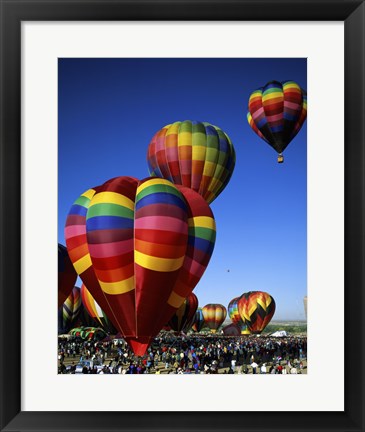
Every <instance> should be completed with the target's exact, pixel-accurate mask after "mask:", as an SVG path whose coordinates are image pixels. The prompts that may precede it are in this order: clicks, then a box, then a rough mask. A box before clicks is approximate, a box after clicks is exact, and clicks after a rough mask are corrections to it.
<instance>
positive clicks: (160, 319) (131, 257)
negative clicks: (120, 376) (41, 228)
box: [65, 177, 215, 355]
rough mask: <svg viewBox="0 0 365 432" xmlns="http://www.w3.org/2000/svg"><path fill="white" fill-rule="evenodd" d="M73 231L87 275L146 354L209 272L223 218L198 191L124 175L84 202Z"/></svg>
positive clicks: (75, 254)
mask: <svg viewBox="0 0 365 432" xmlns="http://www.w3.org/2000/svg"><path fill="white" fill-rule="evenodd" d="M65 237H66V243H67V248H68V250H69V254H70V258H71V261H72V262H73V264H74V267H75V269H76V271H77V273H78V274H79V276H80V278H81V279H82V281H83V282H84V284H85V285H86V286H87V288H88V290H89V291H90V293H91V294H92V296H93V297H94V299H95V300H96V301H97V303H98V304H99V305H100V307H101V308H102V309H103V311H104V312H105V313H106V315H107V316H108V318H109V319H110V320H111V321H112V323H113V324H114V326H115V327H116V329H117V330H118V331H120V332H121V333H122V335H123V337H124V338H125V339H126V340H127V342H128V343H129V344H130V346H131V348H132V349H133V351H134V353H135V354H136V355H143V354H144V353H145V351H146V350H147V347H148V345H149V344H150V342H151V340H152V339H153V337H154V336H155V335H157V334H158V332H159V331H160V330H161V328H162V327H163V326H164V324H165V323H167V322H168V320H169V319H170V318H171V316H172V315H173V314H174V313H175V312H176V310H177V309H178V308H179V307H180V306H181V304H182V303H183V302H184V300H185V298H186V297H187V296H188V295H189V294H190V293H191V292H192V290H193V289H194V287H195V286H196V284H197V283H198V281H199V280H200V278H201V276H202V275H203V273H204V271H205V268H206V267H207V265H208V262H209V260H210V257H211V254H212V252H213V248H214V242H215V221H214V217H213V213H212V212H211V210H210V208H209V205H208V204H207V203H206V202H205V200H204V199H203V198H202V197H201V196H200V195H199V194H197V193H196V192H194V191H193V190H191V189H188V188H185V187H183V186H179V185H176V186H175V185H173V184H172V183H171V182H169V181H168V180H165V179H161V178H147V179H144V180H141V181H139V180H137V179H135V178H132V177H117V178H114V179H111V180H109V181H108V182H106V183H104V184H103V185H102V186H99V187H97V188H93V189H90V190H88V191H86V192H85V193H84V194H82V195H81V197H79V199H78V200H76V202H75V203H74V205H73V206H72V207H71V210H70V212H69V216H68V218H67V221H66V227H65Z"/></svg>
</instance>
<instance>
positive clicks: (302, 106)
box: [247, 81, 307, 162]
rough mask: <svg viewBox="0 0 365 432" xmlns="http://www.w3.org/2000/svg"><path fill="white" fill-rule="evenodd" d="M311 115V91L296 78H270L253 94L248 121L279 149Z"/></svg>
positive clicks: (281, 158)
mask: <svg viewBox="0 0 365 432" xmlns="http://www.w3.org/2000/svg"><path fill="white" fill-rule="evenodd" d="M306 118H307V94H306V92H305V91H304V90H303V89H301V88H300V86H299V85H298V84H297V83H296V82H294V81H283V82H279V81H270V82H269V83H267V84H266V85H265V86H264V87H261V88H259V89H257V90H255V91H254V92H252V93H251V95H250V98H249V102H248V113H247V120H248V123H249V125H250V126H251V128H252V129H253V131H254V132H255V133H256V134H257V135H258V136H259V137H260V138H262V139H263V140H264V141H266V142H267V143H268V144H269V145H270V146H271V147H272V148H273V149H274V150H276V151H277V152H278V154H279V155H278V162H283V160H284V158H283V155H282V152H283V151H284V150H285V149H286V147H287V146H288V144H289V143H290V142H291V141H292V139H293V138H294V137H295V136H296V135H297V133H298V132H299V130H300V128H301V127H302V125H303V123H304V121H305V119H306Z"/></svg>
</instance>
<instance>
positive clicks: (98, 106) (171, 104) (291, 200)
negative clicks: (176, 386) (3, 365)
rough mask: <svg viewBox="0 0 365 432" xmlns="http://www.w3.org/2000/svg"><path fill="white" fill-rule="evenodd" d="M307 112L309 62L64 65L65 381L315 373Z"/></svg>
mask: <svg viewBox="0 0 365 432" xmlns="http://www.w3.org/2000/svg"><path fill="white" fill-rule="evenodd" d="M306 116H307V60H306V59H305V58H59V59H58V305H57V310H56V308H55V313H57V314H58V329H57V331H58V335H57V338H58V353H57V372H58V373H59V374H213V375H214V374H235V375H245V374H282V375H285V374H307V373H309V372H308V363H307V298H308V296H307V124H306ZM55 337H56V335H55Z"/></svg>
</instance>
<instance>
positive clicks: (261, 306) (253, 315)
mask: <svg viewBox="0 0 365 432" xmlns="http://www.w3.org/2000/svg"><path fill="white" fill-rule="evenodd" d="M238 311H239V313H240V315H241V318H242V320H243V321H244V322H245V323H246V324H247V327H248V329H249V330H250V331H251V333H255V334H260V333H261V332H262V331H263V330H264V329H265V327H266V326H267V325H268V324H269V322H270V321H271V318H272V317H273V315H274V313H275V300H274V299H273V297H271V295H270V294H268V293H266V292H263V291H250V292H247V293H244V294H242V296H241V297H240V298H239V300H238Z"/></svg>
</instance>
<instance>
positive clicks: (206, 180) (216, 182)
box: [147, 121, 236, 203]
mask: <svg viewBox="0 0 365 432" xmlns="http://www.w3.org/2000/svg"><path fill="white" fill-rule="evenodd" d="M147 163H148V167H149V171H150V175H151V176H157V177H162V178H165V179H167V180H170V181H171V182H172V183H174V184H177V185H183V186H186V187H188V188H191V189H193V190H194V191H195V192H197V193H199V194H200V195H201V196H202V197H203V198H204V199H205V200H206V201H207V202H208V203H211V202H212V201H213V200H214V199H215V198H217V196H218V195H219V194H220V193H221V192H222V191H223V189H224V188H225V187H226V186H227V184H228V182H229V180H230V178H231V176H232V173H233V169H234V166H235V163H236V154H235V150H234V147H233V145H232V143H231V140H230V139H229V137H228V135H227V134H225V133H224V132H223V131H222V130H221V129H220V128H219V127H217V126H214V125H212V124H209V123H204V122H203V123H201V122H197V121H183V122H175V123H172V124H169V125H167V126H165V127H163V128H162V129H161V130H159V131H158V132H157V133H156V134H155V135H154V137H153V138H152V140H151V142H150V144H149V146H148V152H147Z"/></svg>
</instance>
